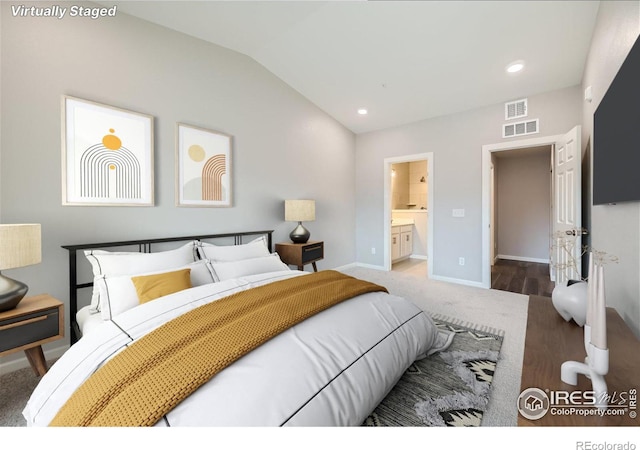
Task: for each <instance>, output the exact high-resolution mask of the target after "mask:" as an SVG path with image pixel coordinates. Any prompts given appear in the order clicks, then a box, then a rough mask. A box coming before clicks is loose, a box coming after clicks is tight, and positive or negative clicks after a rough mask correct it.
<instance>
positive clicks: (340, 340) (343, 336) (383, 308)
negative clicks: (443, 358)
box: [23, 231, 448, 427]
mask: <svg viewBox="0 0 640 450" xmlns="http://www.w3.org/2000/svg"><path fill="white" fill-rule="evenodd" d="M256 236H257V237H256ZM230 239H231V240H232V241H233V242H232V243H229V240H230ZM249 239H250V240H249ZM217 240H223V241H225V240H226V242H225V243H224V244H220V243H218V242H217ZM243 240H249V242H247V243H244V242H243ZM214 242H215V243H214ZM158 244H160V245H162V246H164V247H163V250H161V251H156V252H152V246H153V247H154V248H155V246H156V245H158ZM170 244H175V245H176V247H175V248H172V249H168V250H165V249H164V248H166V246H167V245H170ZM125 246H137V247H138V251H137V252H125V251H120V248H122V247H125ZM65 248H66V249H67V250H68V251H69V267H70V289H71V291H70V305H71V306H70V307H71V314H70V317H72V321H71V322H72V323H71V327H72V329H71V335H72V342H73V345H72V346H71V348H70V349H69V350H68V351H67V352H66V353H65V354H64V355H63V356H62V357H61V358H60V359H59V360H58V361H57V362H56V363H55V364H54V365H53V366H52V367H51V369H50V370H49V372H48V373H47V374H46V375H45V376H44V377H43V378H42V380H41V381H40V383H39V384H38V386H37V387H36V389H35V390H34V392H33V394H32V396H31V398H30V399H29V402H28V403H27V405H26V407H25V409H24V411H23V415H24V416H25V418H26V419H27V424H28V425H29V426H47V425H62V426H79V425H107V426H130V425H133V426H139V425H153V426H158V427H166V426H343V425H349V426H354V425H356V426H357V425H360V424H362V423H363V421H364V420H365V419H366V417H367V416H368V415H369V414H370V413H371V411H373V410H374V409H375V407H376V406H377V405H378V404H379V403H380V402H381V401H382V399H383V398H384V397H385V396H386V395H387V394H388V393H389V391H390V390H391V389H392V388H393V386H394V385H395V384H396V383H397V381H398V380H399V379H400V377H401V375H402V374H403V373H404V371H405V370H406V369H407V368H408V367H409V366H410V365H411V364H412V363H413V362H414V361H415V360H416V359H419V358H422V357H425V356H427V355H428V354H431V353H433V352H435V351H438V350H439V349H440V348H441V347H442V346H443V345H444V343H445V342H446V341H447V340H448V339H447V336H442V334H441V333H439V332H438V330H437V328H436V327H435V325H434V323H433V321H432V320H431V318H430V317H429V316H428V315H427V314H425V313H424V312H423V311H422V310H420V309H419V308H418V307H417V306H415V305H414V304H413V303H411V302H409V301H407V300H405V299H403V298H401V297H397V296H394V295H390V294H389V293H387V292H386V289H384V288H382V287H380V286H376V285H373V284H372V283H367V282H365V281H362V280H356V279H353V278H352V277H347V276H346V275H344V274H341V273H339V272H335V271H321V272H318V273H308V272H302V271H298V270H291V269H289V268H288V267H287V266H286V265H285V264H284V263H282V261H280V259H279V258H278V256H277V254H275V253H272V231H251V232H242V233H228V234H217V235H203V236H188V237H179V238H167V239H150V240H138V241H120V242H110V243H99V244H82V245H73V246H65ZM114 248H117V250H118V251H113V249H114ZM107 249H108V250H107ZM79 252H83V253H84V255H79ZM78 256H80V259H78ZM81 262H82V263H83V264H84V265H85V266H86V265H87V264H90V266H91V272H92V275H93V282H88V283H80V282H78V278H79V276H78V273H79V269H78V267H79V266H80V263H81ZM79 290H89V291H91V300H90V303H89V304H88V305H86V306H83V307H82V308H78V291H79ZM347 291H349V292H347ZM333 297H340V298H333ZM343 297H344V298H343ZM252 305H255V306H256V309H255V310H254V309H251V308H253V307H254V306H252ZM318 305H319V306H318ZM293 310H295V313H291V314H289V311H293ZM216 311H218V312H216ZM301 311H302V312H301ZM76 313H77V314H76ZM214 313H215V314H219V316H218V315H216V316H215V317H214V316H213V315H211V314H214ZM294 316H295V317H294ZM220 317H223V318H220ZM229 317H232V319H228V318H229ZM222 320H230V321H231V322H233V323H231V324H228V323H227V322H222ZM236 322H240V323H239V324H238V323H236ZM280 322H282V323H280ZM214 323H215V326H214V325H212V324H214ZM192 327H193V329H194V330H195V331H194V330H191V328H192ZM198 327H200V328H198ZM203 329H206V330H207V333H210V334H206V335H204V337H203V332H202V330H203ZM263 329H265V330H267V331H263ZM163 333H164V334H163ZM175 334H180V336H176V337H175V339H176V341H175V343H174V342H173V341H171V339H174V337H173V336H174V335H175ZM254 335H256V336H258V335H259V336H260V337H259V338H257V337H256V336H254ZM187 339H188V340H187ZM191 339H193V341H191ZM246 341H250V343H247V342H246ZM168 349H169V350H170V351H171V352H176V354H177V356H176V355H174V353H169V350H168ZM227 349H230V350H228V353H229V354H228V355H227V353H225V352H227ZM136 352H137V353H136ZM158 355H162V357H160V356H158ZM187 356H188V358H189V359H185V358H186V357H187ZM172 358H173V359H172ZM221 361H222V362H221ZM127 364H128V365H127ZM150 364H155V365H154V366H153V367H152V368H149V367H150ZM163 371H164V372H163ZM147 372H154V373H155V372H158V373H160V375H157V376H156V375H154V377H155V378H153V379H147V378H144V376H146V373H147ZM191 372H193V373H194V375H193V378H196V379H198V380H201V381H198V382H194V381H193V379H191V378H189V377H191V376H192V375H189V374H190V373H191ZM141 373H144V375H140V378H135V379H133V378H132V377H133V375H132V374H141ZM137 376H138V375H136V377H137ZM118 377H122V378H121V379H120V378H118ZM187 378H188V379H187ZM123 380H124V381H123ZM158 380H160V381H158ZM162 380H164V381H162ZM163 382H164V383H165V384H164V385H163V384H162V383H163ZM181 383H183V384H181ZM107 385H108V386H107ZM180 386H182V387H180ZM186 387H188V389H187V388H186ZM173 389H175V390H176V391H177V392H178V391H179V392H186V393H183V394H181V395H182V396H181V397H180V398H178V399H176V395H177V394H176V393H175V392H168V391H170V390H173ZM87 392H91V393H92V394H91V395H94V393H95V392H98V394H99V395H98V394H96V395H98V397H99V398H100V399H101V400H99V401H98V400H95V399H94V398H93V397H91V400H87V399H88V398H89V397H90V396H89V395H88V394H87ZM106 395H108V398H109V402H106V401H105V400H104V399H105V398H106V397H105V396H106ZM100 396H102V397H100ZM164 397H166V398H168V399H171V402H173V403H171V404H170V405H167V400H165V399H164ZM132 399H133V400H132ZM98 403H99V404H100V405H101V406H100V408H103V405H104V404H105V403H108V406H105V407H104V410H103V409H100V411H99V412H96V408H98V407H97V406H96V404H98ZM147 403H149V405H148V406H147V405H146V404H147ZM158 405H162V408H164V409H161V408H160V407H159V406H158ZM82 408H86V411H85V412H81V410H82ZM144 408H147V409H148V411H147V410H144V411H139V410H142V409H144ZM150 411H152V412H150ZM78 417H81V419H78ZM123 417H126V418H127V419H126V420H124V419H122V418H123ZM121 420H123V421H121Z"/></svg>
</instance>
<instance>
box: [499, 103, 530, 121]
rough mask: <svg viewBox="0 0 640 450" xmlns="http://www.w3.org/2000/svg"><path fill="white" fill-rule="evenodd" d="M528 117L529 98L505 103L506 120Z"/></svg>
mask: <svg viewBox="0 0 640 450" xmlns="http://www.w3.org/2000/svg"><path fill="white" fill-rule="evenodd" d="M521 117H527V99H526V98H523V99H520V100H516V101H514V102H508V103H505V104H504V120H511V119H519V118H521Z"/></svg>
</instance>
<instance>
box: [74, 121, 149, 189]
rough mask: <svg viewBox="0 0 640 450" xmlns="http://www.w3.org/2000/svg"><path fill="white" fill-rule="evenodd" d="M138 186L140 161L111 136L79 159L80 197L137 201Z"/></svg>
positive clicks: (117, 139) (111, 130)
mask: <svg viewBox="0 0 640 450" xmlns="http://www.w3.org/2000/svg"><path fill="white" fill-rule="evenodd" d="M109 132H110V133H114V132H115V130H114V129H113V128H111V129H109ZM140 183H141V180H140V161H138V158H136V156H135V155H134V154H133V153H132V152H131V151H130V150H129V149H127V148H126V147H124V146H122V141H121V140H120V138H118V137H117V136H115V135H114V134H109V135H106V136H104V137H103V138H102V143H101V144H96V145H93V146H91V147H89V148H88V149H87V150H86V151H85V152H84V153H83V154H82V157H81V158H80V193H81V195H82V196H83V197H96V198H117V199H139V198H140V197H141V195H142V189H141V185H140Z"/></svg>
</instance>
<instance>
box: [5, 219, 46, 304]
mask: <svg viewBox="0 0 640 450" xmlns="http://www.w3.org/2000/svg"><path fill="white" fill-rule="evenodd" d="M40 235H41V233H40V224H0V271H2V270H6V269H14V268H17V267H25V266H30V265H32V264H37V263H39V262H40V261H42V251H41V245H40ZM28 290H29V287H28V286H27V285H26V284H24V283H22V282H20V281H17V280H14V279H11V278H9V277H6V276H4V275H2V274H1V273H0V312H1V311H7V310H10V309H13V308H15V307H16V306H18V303H20V300H22V298H23V297H24V296H25V294H26V293H27V291H28Z"/></svg>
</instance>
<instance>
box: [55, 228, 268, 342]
mask: <svg viewBox="0 0 640 450" xmlns="http://www.w3.org/2000/svg"><path fill="white" fill-rule="evenodd" d="M272 235H273V230H263V231H242V232H236V233H223V234H201V235H197V236H180V237H169V238H155V239H137V240H133V241H117V242H99V243H94V244H78V245H63V246H62V248H64V249H65V250H67V251H68V252H69V310H70V311H69V322H70V325H69V326H70V334H69V336H70V339H71V344H74V343H75V342H76V341H77V340H78V339H80V337H81V333H80V328H79V327H78V323H77V322H76V313H77V312H78V290H79V289H84V288H88V287H91V286H93V281H91V282H87V283H79V282H78V264H77V263H78V261H77V252H78V250H88V249H105V248H109V247H128V246H133V247H135V246H137V247H138V251H139V252H141V253H152V251H153V249H152V245H153V244H161V243H166V242H179V241H185V242H186V241H194V240H195V241H202V240H205V239H206V240H210V239H224V238H233V239H234V244H235V245H240V244H242V240H243V238H244V237H246V236H267V244H268V246H269V251H271V252H273V238H272Z"/></svg>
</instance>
